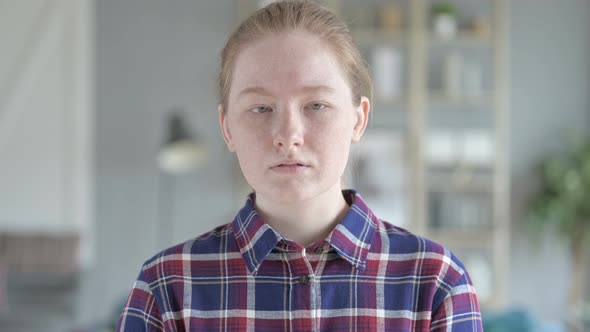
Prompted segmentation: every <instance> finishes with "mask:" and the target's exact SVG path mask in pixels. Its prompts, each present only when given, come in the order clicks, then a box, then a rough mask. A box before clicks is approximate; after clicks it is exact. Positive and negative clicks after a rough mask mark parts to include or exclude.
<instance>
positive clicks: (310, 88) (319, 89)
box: [301, 85, 336, 93]
mask: <svg viewBox="0 0 590 332" xmlns="http://www.w3.org/2000/svg"><path fill="white" fill-rule="evenodd" d="M301 90H303V92H305V93H316V92H330V93H332V92H335V91H336V89H334V88H332V87H330V86H327V85H313V86H305V87H303V88H302V89H301Z"/></svg>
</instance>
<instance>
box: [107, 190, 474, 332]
mask: <svg viewBox="0 0 590 332" xmlns="http://www.w3.org/2000/svg"><path fill="white" fill-rule="evenodd" d="M343 193H344V195H345V197H346V198H347V201H348V202H349V203H352V204H351V206H350V209H349V211H348V213H347V214H346V215H345V217H344V218H343V219H342V221H341V222H340V224H339V225H338V226H337V227H336V228H335V229H334V230H333V231H332V233H331V234H330V235H329V236H328V238H327V239H326V240H324V241H320V242H317V243H315V244H313V245H310V246H308V247H307V248H304V247H302V246H301V245H299V244H297V243H295V242H292V241H289V240H287V239H285V238H283V237H281V235H279V234H278V233H277V232H275V231H274V230H273V229H272V228H271V227H270V226H269V225H268V224H266V223H265V222H264V220H263V219H262V217H261V216H260V215H259V214H258V213H257V212H256V210H255V208H254V199H255V196H254V195H251V196H250V197H249V199H248V200H247V202H246V205H245V206H244V207H243V208H242V209H241V210H240V212H239V213H238V215H237V216H236V217H235V219H234V221H233V222H232V223H230V224H227V225H224V226H220V227H218V228H216V229H214V230H213V231H211V232H209V233H207V234H204V235H202V236H200V237H198V238H196V239H193V240H190V241H187V242H185V243H183V244H180V245H177V246H174V247H172V248H169V249H167V250H165V251H163V252H161V253H160V254H158V255H156V256H154V257H153V258H151V259H149V260H148V261H147V262H146V263H145V264H144V265H143V268H142V269H141V272H140V273H139V277H138V279H137V281H136V282H135V284H134V285H133V289H132V290H131V294H130V295H129V297H128V300H127V303H126V305H125V307H124V310H123V313H122V315H121V318H120V320H119V327H118V330H117V331H129V332H131V331H230V332H231V331H367V332H368V331H371V332H373V331H483V329H482V325H481V317H480V313H479V305H478V302H477V298H476V295H475V290H474V288H473V286H472V283H471V280H470V278H469V276H468V274H467V271H466V270H465V268H464V267H463V265H462V264H461V263H460V262H459V261H458V260H457V258H456V257H455V256H453V255H452V253H451V252H449V250H448V249H446V248H444V247H443V246H441V245H439V244H437V243H434V242H432V241H430V240H427V239H424V238H422V237H419V236H416V235H413V234H411V233H409V232H408V231H406V230H404V229H401V228H399V227H396V226H393V225H391V224H388V223H385V222H383V221H381V220H379V219H378V218H377V217H376V216H375V215H374V214H373V213H372V212H371V210H369V208H368V207H367V205H366V204H365V203H364V202H363V200H362V198H361V197H360V195H358V194H356V193H355V192H354V191H344V192H343Z"/></svg>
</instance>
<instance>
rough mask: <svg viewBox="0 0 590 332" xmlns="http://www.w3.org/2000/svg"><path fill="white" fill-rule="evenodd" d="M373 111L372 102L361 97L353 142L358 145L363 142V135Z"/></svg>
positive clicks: (356, 110)
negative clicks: (370, 113)
mask: <svg viewBox="0 0 590 332" xmlns="http://www.w3.org/2000/svg"><path fill="white" fill-rule="evenodd" d="M370 111H371V102H370V101H369V98H367V97H364V96H363V97H361V102H360V103H359V106H358V107H357V108H356V109H355V115H356V122H355V124H354V128H353V132H352V142H353V143H356V142H358V141H360V140H361V137H363V133H364V132H365V129H366V128H367V124H368V123H369V112H370Z"/></svg>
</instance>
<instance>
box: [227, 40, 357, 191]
mask: <svg viewBox="0 0 590 332" xmlns="http://www.w3.org/2000/svg"><path fill="white" fill-rule="evenodd" d="M355 110H356V107H355V106H354V105H353V103H352V93H351V91H350V88H349V86H348V84H347V81H346V79H345V77H344V75H343V73H342V70H341V68H340V66H339V64H338V62H337V60H336V58H335V57H334V55H333V54H332V52H331V50H330V49H329V48H328V47H326V46H325V45H323V44H322V42H321V41H320V40H319V39H318V38H317V37H314V36H312V35H308V34H305V33H295V32H292V33H286V34H280V35H269V36H267V37H265V38H263V39H261V40H259V41H257V42H255V43H253V44H251V45H247V47H245V48H244V49H243V50H242V51H241V52H240V54H239V56H238V57H237V59H236V62H235V64H234V72H233V79H232V83H231V87H230V93H229V96H228V109H227V110H226V114H225V118H224V121H223V123H224V135H225V138H226V141H227V142H228V145H229V144H230V143H231V144H232V146H233V147H234V150H235V152H236V154H237V156H238V160H239V162H240V167H241V168H242V172H243V173H244V176H245V178H246V180H247V182H248V183H249V184H250V185H251V186H252V187H253V188H254V190H255V191H256V192H257V193H259V194H261V195H265V194H267V195H268V196H269V197H276V196H277V195H278V196H281V197H283V196H284V195H291V196H289V197H291V198H292V199H295V198H294V197H298V198H302V197H307V198H309V197H313V196H314V195H317V194H319V193H321V192H322V191H326V190H328V189H329V188H332V187H333V186H335V185H338V186H339V183H340V177H341V175H342V174H343V172H344V168H345V166H346V163H347V160H348V154H349V149H350V144H351V140H352V136H353V132H354V130H353V128H354V127H355V124H356V121H357V117H356V114H357V113H356V111H355ZM281 163H290V164H302V165H303V166H304V167H301V169H298V170H296V172H295V171H294V172H292V173H289V174H286V173H277V172H275V171H276V168H274V166H276V165H277V164H281Z"/></svg>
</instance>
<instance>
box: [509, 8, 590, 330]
mask: <svg viewBox="0 0 590 332" xmlns="http://www.w3.org/2000/svg"><path fill="white" fill-rule="evenodd" d="M511 24H512V36H511V38H512V45H511V47H512V64H511V66H512V83H511V84H512V103H511V107H512V121H511V122H512V124H511V126H512V130H511V135H512V147H511V149H512V157H511V159H512V171H511V172H512V200H513V202H512V204H513V211H512V218H513V220H512V222H513V231H514V233H513V239H512V252H513V255H512V257H511V260H512V264H511V266H512V267H511V269H512V270H511V278H510V279H511V280H512V284H511V296H512V298H511V301H510V302H511V303H513V304H514V305H523V306H526V307H530V308H533V309H534V311H535V313H536V314H537V315H538V316H540V317H543V318H544V319H558V318H560V317H565V315H566V314H567V302H566V301H567V290H568V288H567V287H568V283H569V261H568V253H567V247H566V246H565V244H564V243H563V242H562V241H561V239H560V238H558V237H557V236H556V235H554V234H551V233H547V234H545V235H544V236H542V237H541V238H542V241H540V242H537V241H533V240H531V239H530V237H529V234H530V233H529V232H528V229H527V228H526V224H525V222H524V216H525V214H526V209H525V205H526V200H527V197H528V195H529V194H530V192H531V190H532V189H533V187H534V183H535V179H534V177H533V175H532V173H531V171H532V169H533V167H534V166H535V164H536V163H537V162H538V161H539V159H540V158H543V157H545V156H547V154H548V153H552V152H555V151H557V150H559V149H561V148H562V147H561V145H562V144H563V142H564V141H563V139H564V138H565V135H566V134H569V133H572V132H574V131H578V132H580V133H586V134H588V128H590V38H589V34H590V2H589V1H587V0H568V1H554V0H514V1H512V23H511Z"/></svg>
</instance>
